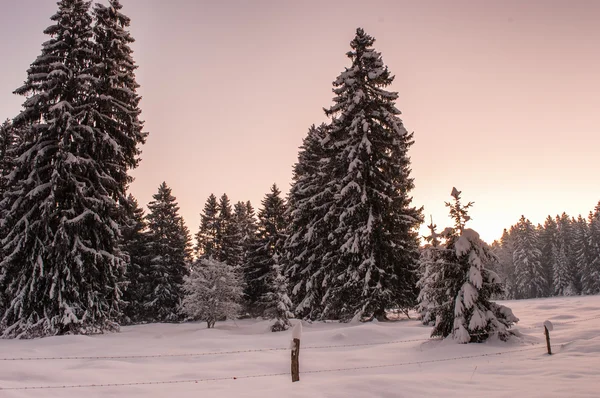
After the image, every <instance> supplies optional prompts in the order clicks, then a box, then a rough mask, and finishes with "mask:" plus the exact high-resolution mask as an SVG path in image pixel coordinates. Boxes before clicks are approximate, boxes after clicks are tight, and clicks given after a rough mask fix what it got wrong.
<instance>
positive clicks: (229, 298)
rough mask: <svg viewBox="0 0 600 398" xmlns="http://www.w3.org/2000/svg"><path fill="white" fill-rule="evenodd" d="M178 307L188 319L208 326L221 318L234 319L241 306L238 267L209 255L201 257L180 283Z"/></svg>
mask: <svg viewBox="0 0 600 398" xmlns="http://www.w3.org/2000/svg"><path fill="white" fill-rule="evenodd" d="M183 290H184V291H185V297H184V298H183V301H182V305H181V311H182V312H183V313H184V314H185V315H186V316H187V317H189V318H190V319H194V320H200V321H205V322H206V324H207V327H208V328H209V329H210V328H212V327H214V325H215V322H217V321H218V320H221V319H223V318H227V319H235V318H236V317H237V316H238V314H239V312H240V310H241V308H242V306H241V304H240V302H241V299H242V294H243V288H242V280H241V277H240V275H239V273H238V271H236V270H234V269H233V268H232V267H231V266H229V265H227V264H225V263H222V262H220V261H216V260H214V259H212V258H201V259H200V260H198V261H197V262H196V263H195V264H194V266H193V267H192V271H191V273H190V275H189V276H188V277H186V279H185V283H184V285H183Z"/></svg>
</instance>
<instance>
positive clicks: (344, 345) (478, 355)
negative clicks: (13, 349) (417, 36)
mask: <svg viewBox="0 0 600 398" xmlns="http://www.w3.org/2000/svg"><path fill="white" fill-rule="evenodd" d="M595 319H600V315H598V316H594V317H590V318H585V319H576V320H572V321H566V322H553V324H554V325H558V326H561V325H568V324H573V323H580V322H587V321H591V320H595ZM541 327H542V326H529V327H522V328H519V330H530V329H539V328H541ZM441 340H442V339H441V338H427V339H425V338H423V339H407V340H392V341H383V342H372V343H358V344H336V345H314V346H305V347H302V348H303V349H304V350H317V349H337V348H348V347H363V346H377V345H392V344H403V343H413V342H427V341H441ZM580 340H581V339H580ZM575 341H578V340H573V341H569V342H568V343H566V344H570V343H573V342H575ZM542 345H543V343H536V344H532V345H530V346H528V347H527V348H521V349H516V350H507V351H499V352H492V353H483V354H477V355H466V356H459V357H450V358H441V359H431V360H424V361H413V362H399V363H392V364H380V365H365V366H356V367H344V368H333V369H314V370H303V371H302V373H303V374H313V373H328V372H345V371H353V370H367V369H379V368H390V367H398V366H409V365H422V364H431V363H437V362H449V361H456V360H463V359H472V358H479V357H490V356H500V355H505V354H511V353H517V352H525V351H532V350H538V349H539V347H540V346H542ZM289 349H290V348H283V347H276V348H258V349H247V350H232V351H212V352H198V353H185V354H153V355H110V356H63V357H10V358H0V361H51V360H113V359H148V358H173V357H202V356H210V355H236V354H247V353H258V352H272V351H288V350H289ZM288 375H289V374H288V373H265V374H256V375H242V376H229V377H213V378H198V379H186V380H167V381H140V382H129V383H99V384H71V385H50V386H31V387H0V391H8V390H43V389H74V388H100V387H126V386H142V385H161V384H185V383H201V382H210V381H225V380H239V379H252V378H265V377H278V376H288Z"/></svg>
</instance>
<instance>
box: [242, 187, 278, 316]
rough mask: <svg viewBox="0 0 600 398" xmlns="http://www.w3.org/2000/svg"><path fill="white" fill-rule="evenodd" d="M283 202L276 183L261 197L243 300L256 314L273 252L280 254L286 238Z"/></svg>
mask: <svg viewBox="0 0 600 398" xmlns="http://www.w3.org/2000/svg"><path fill="white" fill-rule="evenodd" d="M285 211H286V205H285V202H284V200H283V199H282V198H281V191H279V188H277V185H275V184H273V185H272V186H271V192H269V193H268V194H267V195H266V196H265V198H264V199H263V200H262V208H261V209H260V211H259V212H258V231H257V237H256V242H255V244H254V246H253V247H252V248H251V250H250V252H249V253H248V264H247V267H248V269H247V270H246V271H245V272H244V274H245V275H246V276H247V277H248V279H247V280H246V299H247V301H248V305H249V307H248V308H249V309H250V310H251V312H254V313H255V314H260V315H262V314H263V311H264V310H265V307H264V305H261V304H262V302H261V299H262V297H263V296H264V295H265V293H267V292H269V291H270V286H269V281H270V279H269V273H270V271H271V269H272V267H273V264H274V263H275V258H274V256H275V255H278V256H280V255H281V251H282V248H283V243H284V240H285V228H286V219H285Z"/></svg>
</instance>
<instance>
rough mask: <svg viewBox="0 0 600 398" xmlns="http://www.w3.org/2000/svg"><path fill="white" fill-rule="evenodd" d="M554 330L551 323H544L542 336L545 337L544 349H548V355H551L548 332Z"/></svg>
mask: <svg viewBox="0 0 600 398" xmlns="http://www.w3.org/2000/svg"><path fill="white" fill-rule="evenodd" d="M553 329H554V325H552V322H550V321H545V322H544V334H545V335H546V347H548V355H552V347H550V332H551V331H552V330H553Z"/></svg>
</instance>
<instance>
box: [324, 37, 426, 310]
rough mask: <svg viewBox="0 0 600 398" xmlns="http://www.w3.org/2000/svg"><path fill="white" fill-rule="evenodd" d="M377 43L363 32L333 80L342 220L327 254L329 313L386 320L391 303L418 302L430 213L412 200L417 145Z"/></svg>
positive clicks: (334, 214)
mask: <svg viewBox="0 0 600 398" xmlns="http://www.w3.org/2000/svg"><path fill="white" fill-rule="evenodd" d="M374 42H375V40H374V39H373V38H372V37H371V36H369V35H367V34H366V33H365V32H364V31H363V30H362V29H360V28H359V29H357V31H356V36H355V38H354V39H353V40H352V42H351V43H350V46H351V51H350V52H348V53H347V55H348V57H349V58H350V60H351V63H352V64H351V66H350V68H346V70H345V71H344V72H342V73H341V74H340V75H339V77H338V78H337V79H336V80H335V82H334V83H333V85H334V89H333V92H334V94H335V97H334V98H333V101H334V105H333V106H332V107H330V108H329V109H326V110H325V113H326V115H328V116H330V117H331V118H332V120H331V123H330V125H329V126H328V129H327V132H328V137H327V140H326V147H327V148H328V149H329V150H331V152H333V158H332V159H331V161H330V162H329V166H328V167H327V173H328V175H329V177H330V178H331V179H332V181H334V185H333V187H334V189H335V191H334V195H333V202H332V203H331V204H330V206H329V207H328V209H327V213H328V214H329V219H330V220H335V221H334V223H333V224H332V225H331V230H330V231H329V232H330V233H329V234H326V235H324V236H327V237H328V238H330V245H331V249H330V251H329V252H328V253H327V254H325V255H324V256H323V263H324V264H323V266H324V267H325V268H326V271H325V272H327V273H328V274H329V279H327V278H326V280H328V282H329V283H330V285H328V286H327V288H326V290H325V293H324V295H323V300H324V301H325V302H326V303H327V305H326V306H325V308H324V309H323V313H322V316H323V317H334V318H339V319H342V320H350V319H352V318H354V317H359V318H360V317H367V318H369V317H372V316H376V317H385V310H386V308H402V309H406V308H411V307H413V306H414V305H415V304H416V299H417V294H418V291H417V288H416V283H417V273H416V270H417V266H418V260H419V240H418V233H417V229H418V227H419V225H420V223H421V222H422V215H421V213H422V210H421V209H417V208H415V207H413V206H412V205H411V203H412V197H411V196H410V192H411V191H412V189H413V188H414V182H413V179H412V178H411V177H410V172H411V169H410V158H409V156H408V149H409V148H410V146H411V145H412V144H413V134H409V133H408V132H407V131H406V129H405V128H404V126H403V124H402V121H401V120H400V118H399V115H400V111H399V110H398V109H397V108H396V106H395V104H394V103H395V101H396V99H397V98H398V94H397V93H395V92H390V91H386V90H385V88H386V87H387V86H389V85H390V84H392V82H393V79H394V78H393V76H391V74H390V72H389V71H388V69H387V67H386V66H385V65H384V63H383V60H382V58H381V54H380V53H379V52H377V51H375V50H374V49H373V47H372V46H373V43H374Z"/></svg>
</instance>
